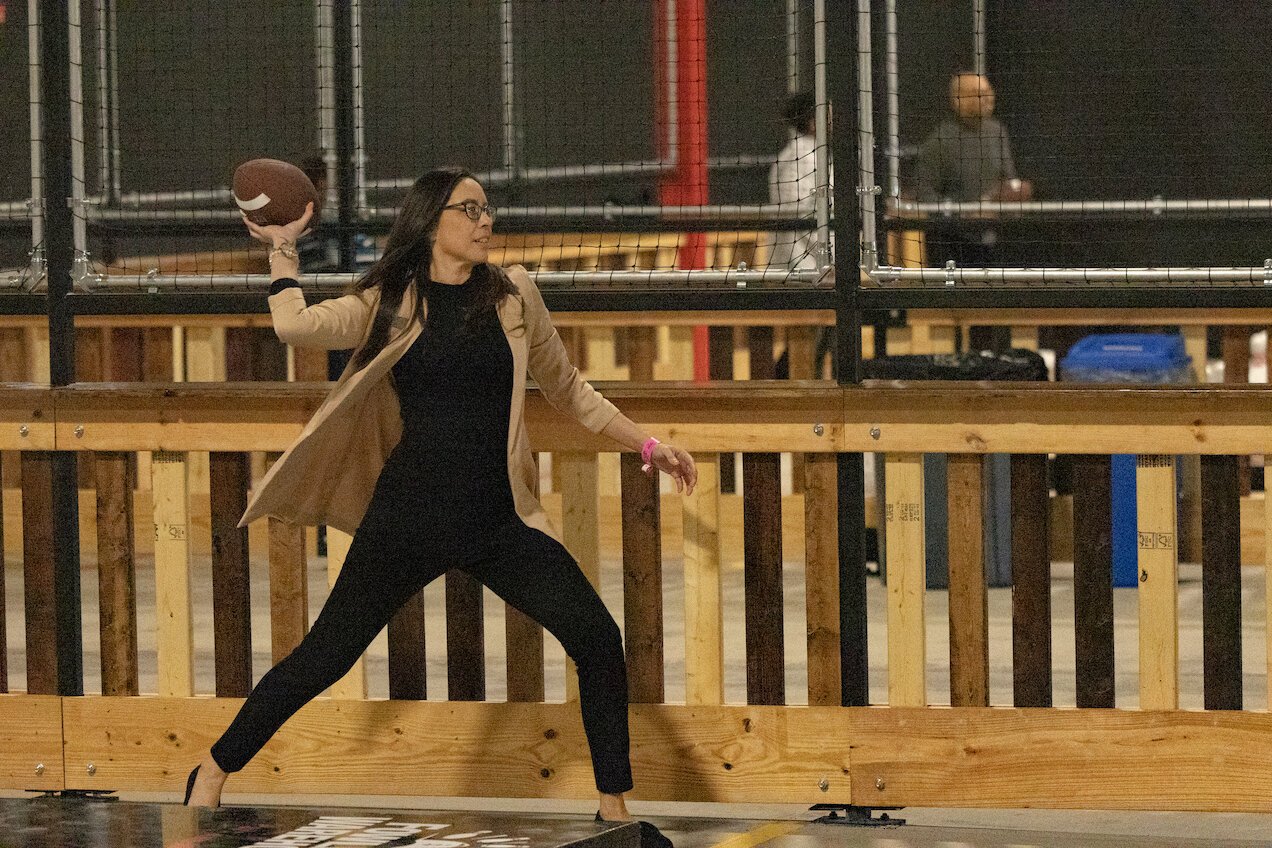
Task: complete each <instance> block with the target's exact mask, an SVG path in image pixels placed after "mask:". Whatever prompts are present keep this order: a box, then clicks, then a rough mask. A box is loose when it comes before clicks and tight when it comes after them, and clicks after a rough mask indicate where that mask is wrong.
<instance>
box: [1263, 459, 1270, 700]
mask: <svg viewBox="0 0 1272 848" xmlns="http://www.w3.org/2000/svg"><path fill="white" fill-rule="evenodd" d="M1264 461H1265V462H1266V459H1265V460H1264ZM1263 556H1264V560H1263V561H1264V563H1266V565H1265V566H1264V570H1263V582H1264V588H1263V591H1264V604H1265V607H1264V609H1265V617H1266V618H1267V642H1266V644H1267V648H1266V653H1267V668H1268V680H1272V497H1268V493H1267V490H1266V487H1265V489H1264V497H1263ZM1268 704H1269V705H1270V708H1272V686H1269V687H1268Z"/></svg>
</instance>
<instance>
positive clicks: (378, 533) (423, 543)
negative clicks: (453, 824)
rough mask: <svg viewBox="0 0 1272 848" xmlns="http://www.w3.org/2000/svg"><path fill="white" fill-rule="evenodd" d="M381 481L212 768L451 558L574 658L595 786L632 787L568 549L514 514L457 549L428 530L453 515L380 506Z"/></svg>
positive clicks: (605, 652) (602, 658)
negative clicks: (319, 595) (298, 633)
mask: <svg viewBox="0 0 1272 848" xmlns="http://www.w3.org/2000/svg"><path fill="white" fill-rule="evenodd" d="M385 482H386V481H385V479H383V478H382V480H381V484H382V485H380V486H378V487H377V492H376V496H375V497H374V498H373V501H372V504H371V508H370V509H369V510H368V519H367V520H366V521H364V523H363V525H362V527H360V528H359V529H358V532H357V533H356V534H354V538H353V543H352V545H351V546H350V548H349V554H348V556H347V558H346V560H345V564H344V567H343V568H342V569H341V571H340V576H339V577H338V578H337V580H336V584H335V585H334V586H333V587H332V589H331V594H330V596H329V597H328V598H327V602H326V604H325V605H324V606H323V608H322V612H321V613H320V614H319V616H318V619H317V620H316V621H315V622H314V626H313V628H312V629H311V630H310V631H309V633H308V635H306V636H305V638H304V640H303V641H302V642H301V643H300V645H299V646H297V648H296V649H295V650H294V651H292V652H291V653H290V654H289V655H288V656H287V657H286V658H285V659H283V660H282V661H281V662H280V663H278V665H276V666H274V667H273V668H272V669H270V670H269V672H267V673H266V674H265V676H264V677H262V678H261V681H260V683H258V684H257V685H256V687H255V688H254V689H253V690H252V692H251V694H250V695H249V696H248V698H247V701H246V702H245V703H244V704H243V707H242V708H241V709H240V710H239V713H238V715H237V716H236V717H235V718H234V721H233V723H231V724H230V727H229V729H228V730H226V731H225V734H224V735H223V736H222V737H221V738H220V739H219V740H218V741H217V743H216V744H215V745H213V746H212V757H213V759H214V760H215V761H216V763H217V765H218V766H220V767H221V769H222V770H223V771H226V772H235V771H238V770H240V769H242V768H243V767H244V766H245V765H247V763H248V761H249V760H251V759H252V757H253V756H255V755H256V753H257V751H259V750H260V749H261V748H262V747H264V745H265V743H266V742H267V741H269V738H270V737H271V736H273V735H274V733H275V732H276V731H277V730H278V728H280V727H281V726H282V725H283V723H284V722H285V721H287V719H288V718H290V717H291V716H292V715H293V714H295V712H296V711H297V710H299V709H300V708H301V707H302V706H304V705H305V703H306V702H308V701H309V700H311V699H312V698H314V697H316V696H317V695H318V694H319V693H321V692H322V691H323V690H325V689H326V688H327V687H328V686H331V685H332V684H333V683H335V682H336V681H338V680H339V679H340V678H341V677H343V676H344V674H345V673H346V672H347V671H348V670H349V668H350V667H351V666H352V665H353V663H354V662H355V661H356V660H357V659H358V657H360V656H361V655H362V653H363V652H364V651H365V650H366V648H367V645H369V644H370V643H371V640H372V639H374V638H375V636H376V635H377V634H378V633H379V632H380V630H381V629H383V628H384V627H385V626H386V625H387V624H388V622H389V619H390V618H391V617H392V616H393V614H394V612H396V611H397V609H398V608H399V607H400V606H402V604H403V603H405V602H406V601H407V600H409V599H410V598H411V597H412V596H413V595H414V594H415V593H416V592H418V591H420V589H422V588H423V587H424V586H425V585H427V584H428V583H429V582H431V581H432V580H433V579H434V578H436V577H439V576H440V575H441V574H443V573H444V572H445V571H446V570H447V569H448V568H451V567H458V568H461V569H462V570H464V571H466V572H468V573H469V574H471V575H472V576H473V577H474V578H476V579H477V580H479V581H481V582H482V583H484V584H485V585H486V586H488V587H490V589H491V590H492V591H494V592H495V594H497V595H499V597H501V598H503V599H504V600H505V601H507V602H508V603H509V604H511V605H512V606H514V607H516V608H517V609H519V610H521V611H522V612H524V613H525V614H527V615H529V616H530V617H531V618H533V619H534V620H535V621H537V622H539V623H540V624H541V625H543V627H544V628H545V629H546V630H547V631H548V632H549V633H551V634H552V635H553V636H555V637H556V638H557V639H558V640H559V641H560V642H561V645H562V647H564V648H565V651H566V653H567V654H569V655H570V658H571V659H573V660H574V662H575V663H576V665H577V666H578V674H579V702H580V706H581V708H582V711H583V728H584V730H585V732H586V733H587V740H588V745H589V746H590V748H591V753H592V770H593V774H594V775H595V778H596V787H597V789H598V790H600V791H601V792H605V793H612V794H617V793H620V792H626V791H627V790H629V789H631V788H632V774H631V766H630V763H629V760H628V748H629V737H628V726H627V666H626V663H625V661H624V658H623V644H622V638H621V635H620V633H619V630H618V625H617V624H615V622H614V619H613V617H612V616H611V615H610V614H609V611H608V610H606V608H605V605H604V604H603V603H602V602H601V599H600V597H598V596H597V594H596V591H595V590H594V589H593V588H592V585H591V584H590V583H588V581H587V578H586V577H585V576H584V575H583V572H582V571H581V570H579V567H578V564H577V563H576V562H575V561H574V559H573V558H572V557H571V556H570V554H569V552H567V551H566V550H565V548H564V547H562V545H561V544H560V543H559V542H557V541H556V540H554V539H552V538H551V537H549V536H547V535H545V534H544V533H542V532H540V531H538V530H532V529H530V528H529V527H527V526H526V525H525V524H524V523H523V522H522V521H521V520H520V519H519V518H517V517H516V515H515V514H512V515H510V516H506V517H505V518H503V519H502V520H501V522H500V525H499V526H496V527H492V528H491V530H492V531H494V532H488V533H481V534H480V537H477V538H468V539H465V540H462V541H463V544H462V548H463V550H460V543H461V540H460V539H458V538H455V536H454V534H453V533H450V532H441V533H439V532H437V530H438V528H442V529H443V530H444V529H445V528H446V527H447V526H449V527H450V529H451V530H453V528H454V526H455V525H454V524H453V523H452V524H450V525H446V524H445V522H443V521H437V520H434V521H432V522H429V521H423V522H422V521H421V516H420V514H419V513H418V512H415V511H414V510H410V509H391V508H389V506H388V504H389V503H390V502H392V501H393V500H394V498H393V494H394V492H393V489H395V488H396V487H394V486H393V485H391V484H390V485H387V486H386V485H383V484H384V483H385ZM408 500H409V498H408ZM399 506H400V503H399ZM477 508H478V509H479V508H480V507H477ZM434 516H435V517H436V514H434ZM421 523H423V524H426V525H427V524H430V523H432V524H433V526H434V530H433V531H430V530H429V529H428V527H424V528H423V529H421V527H419V526H418V525H419V524H421ZM447 537H450V540H449V542H448V540H447Z"/></svg>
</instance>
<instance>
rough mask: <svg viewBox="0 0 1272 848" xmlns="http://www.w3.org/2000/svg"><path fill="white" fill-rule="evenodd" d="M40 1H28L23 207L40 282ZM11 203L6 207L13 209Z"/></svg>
mask: <svg viewBox="0 0 1272 848" xmlns="http://www.w3.org/2000/svg"><path fill="white" fill-rule="evenodd" d="M40 42H41V38H40V2H39V0H27V50H28V51H29V52H28V59H27V77H28V82H29V93H30V95H29V96H30V100H29V103H30V122H31V198H30V200H28V201H26V202H25V203H21V204H13V205H14V206H20V207H21V210H22V212H23V213H24V214H25V215H29V216H30V217H31V255H30V262H29V264H28V274H29V279H30V280H31V281H32V282H35V281H38V280H39V279H40V278H41V277H43V276H44V253H45V251H44V229H45V226H44V206H45V204H44V161H43V155H44V131H43V126H44V123H43V108H42V104H43V97H42V96H41V93H40V92H41V73H40V66H41V62H42V61H43V56H42V51H41V48H40ZM9 205H10V204H5V206H9Z"/></svg>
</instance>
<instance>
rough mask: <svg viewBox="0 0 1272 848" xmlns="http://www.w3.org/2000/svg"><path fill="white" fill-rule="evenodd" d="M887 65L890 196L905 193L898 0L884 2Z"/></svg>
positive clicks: (885, 66) (897, 196)
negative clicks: (903, 182)
mask: <svg viewBox="0 0 1272 848" xmlns="http://www.w3.org/2000/svg"><path fill="white" fill-rule="evenodd" d="M884 31H885V37H886V40H885V47H884V52H885V56H884V68H885V73H886V75H887V78H888V82H887V85H888V149H887V155H888V197H889V198H892V199H893V200H894V201H895V200H896V199H897V198H900V197H901V101H900V94H899V92H898V86H899V84H900V78H901V72H900V68H899V67H898V66H899V61H900V59H899V54H898V47H897V0H885V3H884Z"/></svg>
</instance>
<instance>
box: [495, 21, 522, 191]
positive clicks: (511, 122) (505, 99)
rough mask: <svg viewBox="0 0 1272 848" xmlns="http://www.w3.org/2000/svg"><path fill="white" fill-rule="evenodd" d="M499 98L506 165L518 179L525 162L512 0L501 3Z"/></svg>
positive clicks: (512, 175) (509, 172)
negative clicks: (519, 133) (521, 153)
mask: <svg viewBox="0 0 1272 848" xmlns="http://www.w3.org/2000/svg"><path fill="white" fill-rule="evenodd" d="M499 32H500V45H499V46H500V50H499V57H500V63H499V77H500V79H499V82H500V84H499V99H500V105H501V107H502V109H503V166H504V171H505V172H506V173H508V174H509V175H510V176H511V177H512V178H513V179H514V180H515V179H516V178H517V170H518V168H519V167H520V165H521V161H520V160H521V157H520V156H519V155H518V154H519V147H520V145H519V144H518V139H517V120H516V117H517V99H516V93H517V92H516V77H515V75H514V74H515V71H516V68H515V66H514V59H515V57H514V51H513V47H514V45H513V41H512V0H500V3H499Z"/></svg>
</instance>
